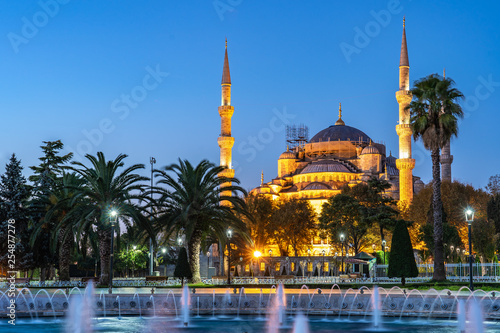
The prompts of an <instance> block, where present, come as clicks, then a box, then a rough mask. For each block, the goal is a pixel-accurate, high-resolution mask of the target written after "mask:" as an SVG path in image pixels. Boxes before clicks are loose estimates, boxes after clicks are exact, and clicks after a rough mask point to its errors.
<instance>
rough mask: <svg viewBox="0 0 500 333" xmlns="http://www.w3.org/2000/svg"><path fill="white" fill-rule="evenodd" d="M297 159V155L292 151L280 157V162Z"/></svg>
mask: <svg viewBox="0 0 500 333" xmlns="http://www.w3.org/2000/svg"><path fill="white" fill-rule="evenodd" d="M296 158H297V157H296V156H295V153H292V152H291V151H289V150H287V151H285V152H284V153H283V154H281V155H280V158H279V159H280V160H295V159H296Z"/></svg>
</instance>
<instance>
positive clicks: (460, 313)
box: [457, 299, 466, 333]
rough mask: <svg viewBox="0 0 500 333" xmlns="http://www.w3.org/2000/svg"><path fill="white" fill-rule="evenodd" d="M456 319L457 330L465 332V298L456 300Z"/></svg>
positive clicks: (461, 332) (460, 332)
mask: <svg viewBox="0 0 500 333" xmlns="http://www.w3.org/2000/svg"><path fill="white" fill-rule="evenodd" d="M457 319H458V332H459V333H465V322H466V314H465V300H463V299H461V300H459V301H458V306H457Z"/></svg>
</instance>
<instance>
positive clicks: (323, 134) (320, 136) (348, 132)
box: [309, 125, 371, 143]
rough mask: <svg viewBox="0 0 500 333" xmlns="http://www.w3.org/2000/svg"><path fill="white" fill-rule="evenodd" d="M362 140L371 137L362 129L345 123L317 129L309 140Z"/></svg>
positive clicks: (365, 140)
mask: <svg viewBox="0 0 500 333" xmlns="http://www.w3.org/2000/svg"><path fill="white" fill-rule="evenodd" d="M339 140H340V141H364V142H369V141H370V140H371V139H370V137H369V136H368V135H366V134H365V133H364V132H363V131H360V130H359V129H357V128H354V127H351V126H347V125H333V126H330V127H328V128H325V129H324V130H322V131H319V132H318V133H317V134H316V135H315V136H313V137H312V139H311V140H309V142H310V143H313V142H324V141H339Z"/></svg>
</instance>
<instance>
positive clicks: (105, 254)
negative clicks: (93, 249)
mask: <svg viewBox="0 0 500 333" xmlns="http://www.w3.org/2000/svg"><path fill="white" fill-rule="evenodd" d="M97 235H98V237H99V257H100V261H101V262H100V263H101V276H100V277H99V284H100V285H105V286H107V285H108V284H109V258H110V255H111V231H110V230H98V231H97Z"/></svg>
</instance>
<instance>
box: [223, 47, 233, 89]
mask: <svg viewBox="0 0 500 333" xmlns="http://www.w3.org/2000/svg"><path fill="white" fill-rule="evenodd" d="M221 83H222V84H223V85H224V84H231V75H230V73H229V60H228V57H227V38H226V53H225V55H224V67H223V68H222V82H221Z"/></svg>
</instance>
